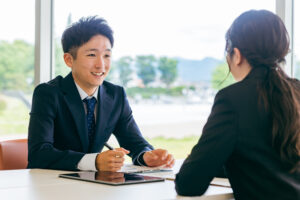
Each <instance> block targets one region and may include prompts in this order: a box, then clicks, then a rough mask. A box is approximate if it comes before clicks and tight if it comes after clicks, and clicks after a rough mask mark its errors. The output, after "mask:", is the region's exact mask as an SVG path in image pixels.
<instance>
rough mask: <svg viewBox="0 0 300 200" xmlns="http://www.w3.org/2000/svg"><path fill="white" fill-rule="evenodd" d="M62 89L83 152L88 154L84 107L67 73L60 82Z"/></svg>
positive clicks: (70, 76) (70, 74) (71, 78)
mask: <svg viewBox="0 0 300 200" xmlns="http://www.w3.org/2000/svg"><path fill="white" fill-rule="evenodd" d="M62 89H63V91H64V94H65V96H64V98H65V101H66V103H67V105H68V107H69V110H70V112H71V114H72V116H73V119H74V122H75V125H76V127H77V130H78V133H79V138H80V140H81V143H82V147H83V151H84V152H88V146H89V140H88V134H87V123H86V117H85V112H84V107H83V104H82V101H81V98H80V95H79V93H78V90H77V88H76V85H75V83H74V80H73V77H72V73H69V74H68V76H66V77H65V78H64V79H63V81H62Z"/></svg>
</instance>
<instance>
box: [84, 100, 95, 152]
mask: <svg viewBox="0 0 300 200" xmlns="http://www.w3.org/2000/svg"><path fill="white" fill-rule="evenodd" d="M83 102H84V103H85V105H86V108H87V114H86V121H87V128H88V136H89V144H90V146H91V144H92V141H93V138H94V135H95V127H96V123H95V115H94V112H95V105H96V103H97V100H96V98H95V97H92V98H90V99H88V98H85V99H84V100H83Z"/></svg>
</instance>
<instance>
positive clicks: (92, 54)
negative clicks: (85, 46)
mask: <svg viewBox="0 0 300 200" xmlns="http://www.w3.org/2000/svg"><path fill="white" fill-rule="evenodd" d="M88 56H91V57H95V56H96V54H94V53H91V54H88Z"/></svg>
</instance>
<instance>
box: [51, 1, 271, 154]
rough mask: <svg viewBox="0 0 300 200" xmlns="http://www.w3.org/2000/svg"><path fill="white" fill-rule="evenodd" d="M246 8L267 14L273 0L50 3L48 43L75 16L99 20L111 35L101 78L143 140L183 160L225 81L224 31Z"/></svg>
mask: <svg viewBox="0 0 300 200" xmlns="http://www.w3.org/2000/svg"><path fill="white" fill-rule="evenodd" d="M250 9H268V10H270V11H273V12H274V11H275V1H274V0H266V1H261V0H252V1H238V0H229V1H222V0H219V1H217V0H215V1H199V0H187V1H183V0H164V1H161V0H151V1H150V0H149V1H139V0H127V1H122V0H119V1H117V0H115V1H99V0H85V1H84V2H83V1H74V0H64V1H56V2H55V9H54V12H55V30H56V31H55V38H56V40H57V41H58V40H59V39H60V36H61V34H62V32H63V30H64V29H65V28H66V26H67V25H68V24H70V23H71V22H75V21H77V20H78V19H79V18H81V17H83V16H91V15H98V16H100V17H103V18H105V19H106V20H107V21H108V23H109V24H110V26H111V27H112V28H113V30H114V33H115V34H114V36H115V46H114V49H113V65H112V70H111V72H110V76H109V81H111V82H113V83H116V84H120V85H122V86H124V87H125V89H126V92H127V96H128V98H129V101H130V104H131V107H132V110H133V114H134V117H135V119H136V121H137V123H138V125H139V127H140V129H141V131H142V133H143V135H144V136H145V137H147V138H151V139H150V142H152V143H153V144H154V145H157V146H160V147H165V148H168V149H170V152H172V153H174V152H175V151H176V152H175V153H174V154H175V156H176V157H177V158H183V157H185V156H186V154H187V153H188V152H189V151H190V149H191V147H192V146H193V144H195V143H196V142H197V140H198V138H199V136H200V135H201V132H202V128H203V125H204V124H205V122H206V120H207V117H208V115H209V113H210V110H211V106H212V103H213V99H214V96H215V94H216V92H217V91H218V90H219V89H220V88H221V87H225V86H226V85H228V84H230V83H232V82H233V79H232V77H229V78H228V79H226V80H225V81H224V83H223V84H222V85H220V82H221V81H223V80H224V79H225V77H226V75H227V73H228V67H227V65H226V64H225V59H224V46H225V33H226V30H227V29H228V28H229V26H230V25H231V23H232V22H233V20H234V19H235V18H236V17H238V15H240V14H241V13H242V12H244V11H246V10H250ZM56 44H59V42H56ZM56 50H57V59H60V61H57V63H60V64H59V65H58V64H57V65H56V70H57V73H56V74H60V73H61V72H62V71H63V73H62V75H65V74H66V73H67V71H68V70H69V69H68V68H67V67H65V66H64V64H63V62H61V57H62V52H61V47H60V45H59V46H58V47H56ZM145 63H146V64H145ZM120 74H122V75H120ZM160 136H161V137H160ZM184 137H187V138H185V139H183V138H184ZM164 138H173V139H164ZM166 144H170V145H169V146H164V145H166Z"/></svg>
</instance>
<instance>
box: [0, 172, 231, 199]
mask: <svg viewBox="0 0 300 200" xmlns="http://www.w3.org/2000/svg"><path fill="white" fill-rule="evenodd" d="M61 173H66V171H58V170H45V169H24V170H4V171H0V199H8V200H20V199H22V200H48V199H49V200H60V199H62V200H66V199H71V200H82V199H83V200H88V199H97V200H99V199H109V200H122V199H124V200H127V199H128V200H134V199H143V200H144V199H154V200H158V199H231V198H233V195H232V190H231V188H225V187H216V186H210V187H209V189H208V191H207V192H206V193H205V195H204V196H202V197H194V198H190V197H182V196H177V194H176V191H175V189H174V187H175V185H174V182H173V181H168V180H166V181H165V182H156V183H144V184H135V185H124V186H109V185H103V184H97V183H90V182H85V181H77V180H72V179H64V178H59V177H58V174H61Z"/></svg>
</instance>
